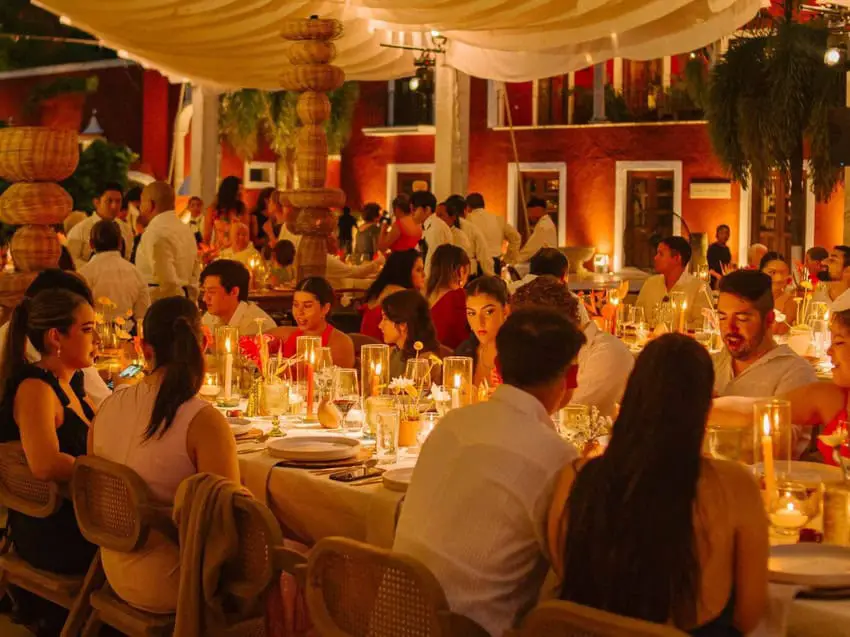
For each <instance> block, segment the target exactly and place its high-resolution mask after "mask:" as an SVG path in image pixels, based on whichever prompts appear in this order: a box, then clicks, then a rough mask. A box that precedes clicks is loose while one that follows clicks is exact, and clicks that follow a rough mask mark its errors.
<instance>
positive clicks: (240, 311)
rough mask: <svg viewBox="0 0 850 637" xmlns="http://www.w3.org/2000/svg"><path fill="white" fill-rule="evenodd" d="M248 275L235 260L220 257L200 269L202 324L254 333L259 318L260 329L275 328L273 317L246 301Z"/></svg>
mask: <svg viewBox="0 0 850 637" xmlns="http://www.w3.org/2000/svg"><path fill="white" fill-rule="evenodd" d="M250 285H251V274H250V273H249V272H248V268H246V267H245V266H244V265H242V264H241V263H239V262H237V261H229V260H227V259H219V260H218V261H213V262H212V263H210V264H209V265H208V266H207V267H205V268H204V271H203V272H201V295H202V298H203V299H204V304H205V305H206V306H207V312H206V314H204V319H203V323H204V325H206V326H207V327H209V328H210V329H211V330H215V328H217V327H219V326H221V325H231V326H233V327H238V328H239V335H240V336H253V335H255V334H256V333H257V330H258V329H259V328H258V326H257V321H258V319H262V328H263V331H267V330H270V329H273V328H275V327H276V325H275V322H274V321H273V320H272V318H271V317H270V316H269V315H268V314H266V313H265V312H264V311H263V310H262V309H260V308H259V307H258V306H257V305H255V304H254V303H249V302H248V288H249V287H250Z"/></svg>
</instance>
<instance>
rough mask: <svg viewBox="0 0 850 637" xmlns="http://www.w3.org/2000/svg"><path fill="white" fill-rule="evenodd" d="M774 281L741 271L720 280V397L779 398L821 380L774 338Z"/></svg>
mask: <svg viewBox="0 0 850 637" xmlns="http://www.w3.org/2000/svg"><path fill="white" fill-rule="evenodd" d="M770 286H771V281H770V277H769V276H767V275H766V274H764V273H763V272H759V271H757V270H738V271H736V272H732V273H731V274H727V275H726V276H725V277H723V278H722V279H720V286H719V288H720V299H719V300H718V302H717V315H718V318H719V320H720V335H721V336H722V337H723V343H724V344H725V345H726V347H725V348H724V349H723V351H721V352H719V353H718V354H715V356H714V376H715V378H714V391H715V392H716V393H717V395H718V396H750V397H758V396H778V395H781V394H786V393H788V392H789V391H791V390H792V389H795V388H797V387H800V386H801V385H807V384H809V383H814V382H817V376H816V375H815V370H814V368H813V367H812V366H811V365H810V364H809V363H808V362H807V361H806V360H805V359H804V358H802V357H801V356H798V355H797V354H795V353H794V352H793V351H792V350H791V348H790V347H788V346H787V345H777V344H776V342H775V341H774V340H773V330H772V329H771V328H772V327H773V324H774V322H775V321H776V319H775V317H774V313H773V294H772V293H771V289H770Z"/></svg>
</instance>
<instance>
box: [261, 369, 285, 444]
mask: <svg viewBox="0 0 850 637" xmlns="http://www.w3.org/2000/svg"><path fill="white" fill-rule="evenodd" d="M263 391H264V394H265V400H266V411H268V413H269V415H270V416H271V417H272V429H271V431H270V432H269V435H270V436H272V437H279V436H282V435H283V432H282V431H281V430H280V417H281V416H284V415H286V414H287V413H288V412H289V383H284V382H281V381H278V382H272V383H266V384H265V386H264V387H263Z"/></svg>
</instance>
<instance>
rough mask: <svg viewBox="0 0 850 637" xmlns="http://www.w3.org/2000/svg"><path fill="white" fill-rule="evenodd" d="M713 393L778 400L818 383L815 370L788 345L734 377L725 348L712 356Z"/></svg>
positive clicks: (778, 347)
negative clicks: (782, 396)
mask: <svg viewBox="0 0 850 637" xmlns="http://www.w3.org/2000/svg"><path fill="white" fill-rule="evenodd" d="M712 362H713V363H714V391H715V392H716V393H717V395H718V396H749V397H751V398H760V397H769V396H781V395H783V394H787V393H788V392H789V391H791V390H793V389H797V388H798V387H802V386H803V385H810V384H812V383H816V382H817V381H818V378H817V374H816V373H815V368H814V367H812V365H811V364H810V363H809V362H808V361H807V360H806V359H805V358H803V357H802V356H799V355H797V354H796V353H794V351H793V350H792V349H791V348H790V347H788V346H787V345H779V346H777V347H774V348H773V349H772V350H770V351H769V352H768V353H767V354H765V355H764V356H762V357H761V358H759V359H758V360H757V361H756V362H754V363H753V364H752V365H750V366H749V367H747V368H746V369H745V370H744V371H742V372H741V373H740V374H738V375H737V376H735V372H734V369H733V367H732V357H731V356H730V355H729V350H728V349H726V348H725V347H724V348H723V349H722V350H721V351H720V352H718V353H717V354H715V355H714V356H712Z"/></svg>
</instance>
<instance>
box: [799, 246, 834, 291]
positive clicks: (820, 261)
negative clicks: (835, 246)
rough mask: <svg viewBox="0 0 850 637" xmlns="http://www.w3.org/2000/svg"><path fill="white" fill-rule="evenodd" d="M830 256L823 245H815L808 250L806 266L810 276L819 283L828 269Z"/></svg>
mask: <svg viewBox="0 0 850 637" xmlns="http://www.w3.org/2000/svg"><path fill="white" fill-rule="evenodd" d="M828 258H829V252H827V250H826V248H824V247H822V246H813V247H811V248H809V249H808V250H806V259H805V266H806V271H807V272H808V273H809V278H810V279H811V280H812V281H814V282H815V283H817V282H818V281H820V277H821V276H823V273H824V272H825V271H826V263H824V262H825V261H826V260H827V259H828Z"/></svg>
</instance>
